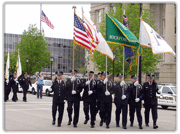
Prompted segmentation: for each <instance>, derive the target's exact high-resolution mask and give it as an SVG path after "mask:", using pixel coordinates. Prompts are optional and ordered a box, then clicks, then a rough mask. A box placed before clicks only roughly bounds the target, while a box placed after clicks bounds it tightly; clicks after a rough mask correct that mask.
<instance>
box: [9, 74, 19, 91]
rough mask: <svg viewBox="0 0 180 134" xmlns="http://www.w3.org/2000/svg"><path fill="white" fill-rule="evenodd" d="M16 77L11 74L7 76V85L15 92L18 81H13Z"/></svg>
mask: <svg viewBox="0 0 180 134" xmlns="http://www.w3.org/2000/svg"><path fill="white" fill-rule="evenodd" d="M15 79H16V77H14V76H11V77H10V78H9V85H10V86H11V87H12V89H13V92H17V91H18V83H17V82H16V81H15Z"/></svg>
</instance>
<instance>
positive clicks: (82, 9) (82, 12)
mask: <svg viewBox="0 0 180 134" xmlns="http://www.w3.org/2000/svg"><path fill="white" fill-rule="evenodd" d="M83 13H84V11H83V7H82V20H83ZM90 46H91V56H92V45H90ZM89 58H90V57H89ZM88 60H89V61H90V59H88ZM89 63H90V62H89ZM89 71H90V66H89V67H88V72H87V75H89ZM88 81H89V76H88ZM88 89H89V91H90V84H89V85H88Z"/></svg>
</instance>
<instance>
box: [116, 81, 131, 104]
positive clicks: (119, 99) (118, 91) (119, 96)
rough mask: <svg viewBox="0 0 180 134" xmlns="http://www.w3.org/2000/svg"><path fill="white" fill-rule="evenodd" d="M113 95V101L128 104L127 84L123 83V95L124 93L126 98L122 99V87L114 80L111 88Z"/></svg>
mask: <svg viewBox="0 0 180 134" xmlns="http://www.w3.org/2000/svg"><path fill="white" fill-rule="evenodd" d="M113 93H114V94H115V95H114V103H118V104H128V98H129V91H128V85H127V84H126V85H124V95H126V98H125V99H124V100H122V95H123V87H122V86H121V85H120V82H116V83H115V85H114V89H113Z"/></svg>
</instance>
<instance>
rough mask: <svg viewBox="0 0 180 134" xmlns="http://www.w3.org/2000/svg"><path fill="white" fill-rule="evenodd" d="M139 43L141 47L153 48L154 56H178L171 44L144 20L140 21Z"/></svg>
mask: <svg viewBox="0 0 180 134" xmlns="http://www.w3.org/2000/svg"><path fill="white" fill-rule="evenodd" d="M139 41H140V44H141V46H144V47H149V48H151V49H152V53H153V54H154V55H158V54H172V55H173V56H176V54H175V52H174V51H173V49H172V48H171V47H170V46H169V44H168V43H167V42H166V41H165V40H164V39H163V38H162V37H161V36H160V35H159V34H158V33H157V32H156V31H155V30H154V29H153V28H152V27H150V26H149V25H148V24H147V23H146V22H144V21H143V19H141V21H140V37H139Z"/></svg>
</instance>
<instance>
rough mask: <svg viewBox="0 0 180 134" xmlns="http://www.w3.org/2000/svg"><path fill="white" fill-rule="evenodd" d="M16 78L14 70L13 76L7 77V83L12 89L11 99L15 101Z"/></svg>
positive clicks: (16, 90)
mask: <svg viewBox="0 0 180 134" xmlns="http://www.w3.org/2000/svg"><path fill="white" fill-rule="evenodd" d="M18 83H19V81H18V78H17V74H16V71H14V72H13V76H11V77H10V78H9V84H10V86H11V87H12V89H13V97H12V101H14V102H16V101H17V100H18V98H17V92H18Z"/></svg>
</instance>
